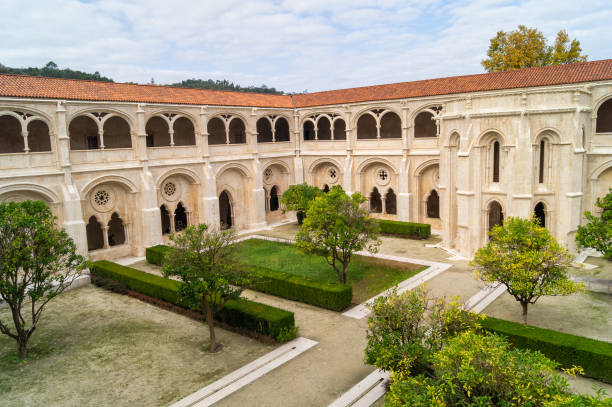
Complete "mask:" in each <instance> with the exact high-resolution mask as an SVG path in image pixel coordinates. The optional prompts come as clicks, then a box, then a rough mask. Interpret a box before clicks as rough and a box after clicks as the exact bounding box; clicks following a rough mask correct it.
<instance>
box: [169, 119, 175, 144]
mask: <svg viewBox="0 0 612 407" xmlns="http://www.w3.org/2000/svg"><path fill="white" fill-rule="evenodd" d="M172 125H173V124H172V122H171V123H170V125H169V126H172ZM168 133H169V134H170V147H174V128H172V127H170V129H169V130H168Z"/></svg>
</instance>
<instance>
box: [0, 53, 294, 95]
mask: <svg viewBox="0 0 612 407" xmlns="http://www.w3.org/2000/svg"><path fill="white" fill-rule="evenodd" d="M0 73H8V74H18V75H32V76H46V77H50V78H65V79H85V80H92V81H103V82H114V81H113V80H112V79H111V78H107V77H105V76H102V75H100V72H97V71H96V72H94V73H88V72H82V71H73V70H72V69H70V68H65V69H60V68H59V67H58V66H57V64H56V63H55V62H53V61H51V62H49V63H47V65H45V66H44V67H41V68H36V67H28V68H11V67H8V66H4V65H2V64H0ZM130 83H133V82H130ZM151 83H153V80H151ZM169 86H180V87H183V88H196V89H216V90H233V91H236V92H256V93H270V94H274V95H282V94H283V92H281V91H278V90H276V89H275V88H269V87H267V86H266V85H261V86H240V85H238V84H235V83H233V82H229V81H227V80H213V79H208V80H203V79H187V80H184V81H182V82H177V83H172V84H170V85H169Z"/></svg>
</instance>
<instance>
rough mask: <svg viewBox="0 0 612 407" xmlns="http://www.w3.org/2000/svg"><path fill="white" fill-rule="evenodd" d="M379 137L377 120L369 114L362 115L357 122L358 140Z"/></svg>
mask: <svg viewBox="0 0 612 407" xmlns="http://www.w3.org/2000/svg"><path fill="white" fill-rule="evenodd" d="M377 136H378V131H377V128H376V119H375V118H374V116H372V115H371V114H369V113H364V114H362V115H361V117H360V118H359V120H357V138H358V139H375V138H377Z"/></svg>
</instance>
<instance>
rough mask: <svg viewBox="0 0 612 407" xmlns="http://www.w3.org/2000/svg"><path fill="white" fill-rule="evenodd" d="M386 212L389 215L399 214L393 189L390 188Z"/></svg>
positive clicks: (386, 195) (387, 195)
mask: <svg viewBox="0 0 612 407" xmlns="http://www.w3.org/2000/svg"><path fill="white" fill-rule="evenodd" d="M385 212H386V213H388V214H389V215H395V214H396V213H397V199H396V197H395V192H393V189H391V188H389V190H388V191H387V193H386V194H385Z"/></svg>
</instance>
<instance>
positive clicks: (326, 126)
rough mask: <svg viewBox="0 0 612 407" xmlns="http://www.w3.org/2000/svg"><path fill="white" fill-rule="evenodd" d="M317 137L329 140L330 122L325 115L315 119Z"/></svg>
mask: <svg viewBox="0 0 612 407" xmlns="http://www.w3.org/2000/svg"><path fill="white" fill-rule="evenodd" d="M317 139H318V140H331V123H330V122H329V119H328V118H327V117H325V116H322V117H320V118H319V120H318V121H317Z"/></svg>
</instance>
